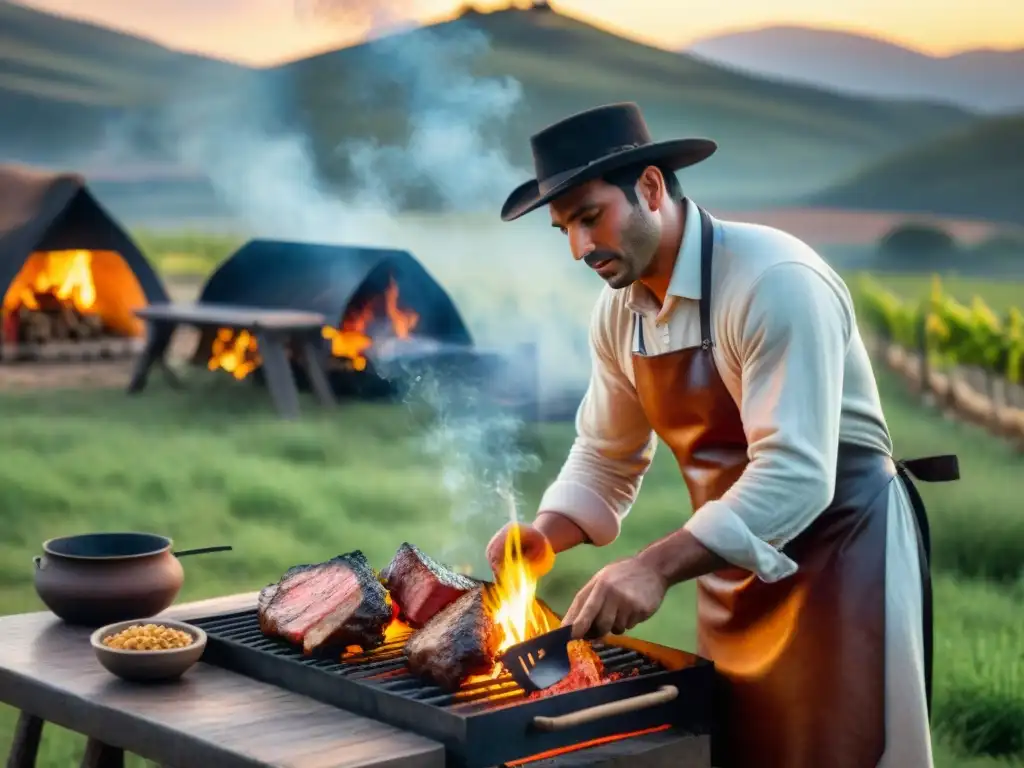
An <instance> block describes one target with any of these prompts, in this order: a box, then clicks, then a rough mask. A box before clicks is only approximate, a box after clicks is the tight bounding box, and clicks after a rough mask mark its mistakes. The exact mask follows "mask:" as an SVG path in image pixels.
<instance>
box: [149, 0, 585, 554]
mask: <svg viewBox="0 0 1024 768" xmlns="http://www.w3.org/2000/svg"><path fill="white" fill-rule="evenodd" d="M300 10H301V11H302V12H304V13H307V14H311V15H312V16H313V18H315V19H316V21H315V22H314V23H323V22H324V20H325V19H330V20H334V21H339V22H341V21H343V22H344V23H345V24H346V25H348V26H349V27H351V26H352V25H360V26H362V27H365V28H366V31H367V34H368V36H370V37H375V36H376V35H377V34H378V33H379V32H380V31H381V30H382V29H384V28H388V31H391V32H393V31H394V27H395V26H396V25H399V24H401V23H402V22H403V21H404V19H405V15H404V11H405V9H404V8H403V7H402V6H401V5H398V6H395V5H386V4H381V3H373V2H351V0H345V1H344V2H342V1H341V0H338V2H331V1H330V0H308V2H307V3H306V4H305V5H303V6H302V7H301V8H300ZM487 44H488V41H487V39H486V38H485V37H484V35H483V34H482V33H480V32H478V31H475V30H472V29H470V28H468V27H460V28H459V29H458V30H452V29H450V28H448V29H446V30H445V31H444V33H443V34H442V33H441V32H439V31H437V30H434V29H431V28H426V29H419V30H416V32H415V33H414V34H393V35H392V36H386V37H383V38H381V39H377V40H376V41H375V42H374V44H373V45H372V46H366V47H364V48H363V49H360V50H359V51H358V52H357V53H359V55H360V56H362V57H363V58H362V59H360V64H361V66H360V68H359V70H358V72H359V73H360V74H359V80H360V82H353V75H352V72H351V71H349V72H347V73H345V74H344V77H342V75H341V73H339V77H338V81H339V86H338V89H337V91H336V92H334V93H333V94H332V93H330V92H329V91H328V94H329V95H330V96H331V98H335V99H337V100H338V104H336V105H335V106H334V108H332V109H331V110H330V114H333V115H337V116H338V117H339V119H344V117H345V115H346V114H350V115H351V114H358V113H359V110H360V108H361V102H362V103H363V104H365V102H366V100H367V99H371V100H372V98H373V97H374V94H375V93H377V92H378V90H379V89H390V90H388V94H389V97H390V94H394V93H399V94H401V95H402V104H401V106H402V111H403V112H404V113H405V114H406V115H407V120H408V127H409V133H408V138H407V140H406V141H404V142H402V143H401V144H398V143H385V142H383V141H379V140H372V141H371V140H361V141H358V142H351V143H348V144H345V145H342V146H339V147H337V148H336V149H335V154H336V156H339V157H342V158H343V159H346V160H347V162H348V164H349V167H350V169H351V172H352V174H353V175H354V177H355V179H356V181H357V183H356V184H355V185H354V186H353V188H352V190H351V191H350V192H349V193H347V194H344V195H342V194H340V193H338V192H337V191H336V190H333V189H328V188H326V187H325V186H324V185H323V184H322V183H321V180H320V175H319V170H318V167H317V163H316V154H315V152H314V147H313V146H312V143H311V141H312V140H311V138H310V136H308V135H307V134H306V133H305V132H303V130H301V129H297V128H296V127H295V123H294V122H290V121H289V120H288V119H287V118H288V117H289V115H288V114H287V113H288V111H289V110H290V109H291V106H290V105H292V104H293V101H292V98H293V94H294V89H295V88H296V87H297V86H296V83H295V82H293V81H291V80H289V79H288V77H286V76H277V75H278V73H273V72H271V73H268V72H260V73H257V74H256V75H255V76H253V77H244V78H233V79H232V80H231V82H230V84H215V83H212V82H209V83H206V84H205V86H204V87H203V88H200V89H198V90H195V89H193V90H191V91H190V92H189V93H188V94H187V95H184V94H183V95H182V96H181V97H180V98H179V99H177V100H176V101H175V102H174V103H173V104H172V105H171V106H170V107H169V108H168V109H167V110H166V112H165V113H164V114H163V115H162V117H161V129H162V133H163V137H164V141H165V143H166V144H167V146H168V147H170V148H171V149H172V151H173V152H174V154H175V155H176V157H177V160H178V161H179V162H181V163H183V164H185V165H187V166H189V167H192V168H197V169H202V171H203V173H204V174H206V175H207V176H208V178H209V179H210V183H211V184H212V185H213V187H214V189H215V191H216V193H217V195H218V197H219V198H220V199H221V200H222V201H223V202H224V203H225V204H226V205H227V206H228V207H230V209H231V210H232V212H233V213H234V215H235V216H236V217H237V218H238V219H239V220H240V221H241V222H242V223H243V224H244V226H245V227H246V229H247V230H248V232H249V233H250V234H252V235H254V236H260V237H268V238H278V239H295V240H301V241H314V242H327V243H345V244H353V245H373V246H383V247H398V248H405V249H407V250H409V251H410V252H411V253H413V254H414V255H415V256H416V257H417V259H419V260H420V261H421V262H422V263H423V264H424V265H425V266H426V267H427V268H428V269H429V270H430V271H431V272H432V273H433V274H434V276H435V277H436V278H437V279H438V280H439V282H440V283H441V284H442V285H443V286H445V288H446V289H447V290H448V291H449V293H450V294H452V296H453V298H454V299H455V301H456V304H457V306H459V308H460V310H461V312H462V313H463V315H464V317H465V319H466V320H467V323H468V325H469V326H470V328H471V331H472V333H473V334H474V337H475V339H476V340H477V343H478V344H481V345H485V346H496V347H506V346H507V347H511V346H513V345H516V344H520V343H523V342H532V343H536V344H538V348H539V356H540V368H541V370H542V371H543V372H544V374H545V375H544V385H545V389H551V388H552V387H551V385H552V384H554V387H553V388H554V389H559V388H561V387H562V386H564V385H566V384H569V383H570V382H571V386H574V387H576V388H578V387H579V386H580V385H581V383H582V382H584V381H585V376H586V371H587V369H588V367H589V359H588V356H587V351H586V349H587V347H586V331H585V329H586V327H587V318H588V316H589V311H590V307H591V305H592V302H593V299H594V296H595V292H596V285H595V283H596V281H594V282H591V283H590V284H589V285H588V284H587V283H586V282H585V281H586V280H587V279H588V277H587V276H583V275H582V273H584V271H585V270H583V269H582V268H580V267H579V266H578V265H574V264H573V263H572V260H571V259H570V258H569V256H568V249H567V247H566V246H565V244H564V242H560V241H559V240H558V239H557V235H555V234H553V233H552V230H551V229H550V227H549V226H547V222H546V221H537V220H535V221H530V222H524V223H516V224H514V225H509V224H503V223H501V222H500V220H499V217H498V210H499V209H500V206H501V203H502V201H503V200H504V197H505V196H506V195H507V194H508V193H509V192H510V191H511V190H512V189H513V188H514V187H515V186H516V185H518V184H519V183H521V182H522V181H523V180H525V179H526V178H528V177H529V176H530V175H532V174H531V169H527V168H517V167H515V165H514V164H513V163H511V162H510V161H509V159H508V158H507V156H506V154H505V153H504V151H503V150H502V148H501V146H500V145H499V144H497V143H495V142H493V141H490V140H488V130H489V129H491V128H493V127H494V126H495V125H500V124H501V123H502V122H504V121H506V120H508V119H509V118H510V116H512V115H513V113H514V111H515V109H516V107H517V105H518V104H519V101H520V99H521V95H522V94H521V88H520V86H519V84H518V83H516V82H515V81H512V80H510V79H507V78H482V77H476V76H474V75H473V74H472V67H473V65H474V62H475V61H476V60H477V59H478V58H479V57H480V56H481V55H483V54H485V53H486V51H487ZM362 73H366V74H365V76H364V75H363V74H362ZM342 83H343V84H344V85H343V86H342ZM317 149H318V151H320V152H322V150H323V148H322V147H320V148H317ZM417 186H418V187H420V188H423V187H426V188H429V189H430V190H431V191H432V192H433V193H434V195H435V196H436V197H438V198H439V199H440V200H441V201H442V203H443V206H444V208H445V209H446V210H447V211H452V212H455V213H453V214H443V215H440V216H438V215H418V216H417V215H410V214H407V213H401V212H400V211H401V210H402V208H403V206H404V204H405V202H406V199H405V195H406V193H407V191H408V190H409V189H410V187H417ZM467 211H469V212H468V213H467ZM538 215H539V216H543V214H538ZM541 232H544V233H545V234H543V235H542V234H541ZM574 266H575V267H576V268H575V269H572V267H574ZM590 279H591V280H593V278H592V276H590ZM409 397H410V398H413V399H417V400H419V401H420V402H427V403H428V404H429V405H430V406H431V407H432V409H433V410H434V412H435V413H436V414H437V417H436V423H435V424H434V425H433V427H432V428H431V429H430V430H429V435H428V438H427V440H426V443H425V445H424V450H425V451H426V452H427V453H428V454H431V455H432V456H434V457H436V459H437V460H438V461H440V462H441V464H442V465H443V475H442V482H443V484H444V487H445V488H446V489H447V491H448V492H449V494H450V497H451V523H452V530H464V531H465V532H466V535H465V536H464V537H450V538H451V543H452V545H453V549H451V550H450V551H448V552H446V553H445V557H446V558H448V559H449V560H450V561H452V562H457V563H462V564H465V565H471V566H473V567H474V570H475V571H476V572H480V569H481V568H482V567H483V566H484V563H483V562H482V556H483V546H484V544H485V543H486V541H487V537H488V536H489V535H490V534H491V533H492V532H493V531H494V530H495V529H496V528H497V527H499V526H500V525H501V523H502V522H504V521H505V520H507V519H508V517H509V515H510V509H509V507H510V503H509V501H508V499H509V495H510V493H511V494H512V496H514V490H513V491H510V489H514V488H515V479H516V476H517V475H518V474H519V473H521V472H524V471H529V470H530V469H533V468H535V467H536V466H537V457H535V456H529V455H524V454H523V452H522V451H521V450H520V449H519V448H518V446H517V442H518V441H517V434H518V432H519V429H520V426H521V424H520V422H519V421H518V420H517V419H516V418H514V417H512V416H510V415H509V414H507V413H503V412H502V411H500V410H499V409H497V408H495V407H489V406H487V405H486V402H485V401H484V400H483V399H482V398H478V397H477V395H476V394H475V393H473V392H467V391H465V390H464V388H463V387H461V386H460V385H459V384H458V383H457V382H454V381H450V380H443V379H441V378H440V377H433V378H431V377H427V379H424V378H421V379H420V381H419V383H418V385H417V386H416V387H414V388H413V389H412V390H410V392H409ZM511 506H515V504H512V505H511ZM530 512H532V511H528V514H529V513H530Z"/></svg>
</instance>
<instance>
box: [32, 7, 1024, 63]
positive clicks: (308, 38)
mask: <svg viewBox="0 0 1024 768" xmlns="http://www.w3.org/2000/svg"><path fill="white" fill-rule="evenodd" d="M19 2H21V3H22V4H23V5H29V6H33V7H35V8H39V9H41V10H47V11H52V12H57V13H62V14H65V15H69V16H75V17H77V18H82V19H87V20H90V21H96V22H99V23H102V24H105V25H107V26H111V27H116V28H119V29H123V30H125V31H129V32H132V33H135V34H140V35H144V36H147V37H150V38H153V39H156V40H158V41H160V42H162V43H164V44H165V45H169V46H171V47H174V48H180V49H183V50H191V51H196V52H201V53H206V54H212V55H216V56H220V57H223V58H230V59H235V60H238V61H244V62H246V63H252V64H272V63H275V62H278V61H281V60H283V59H288V58H295V57H298V56H302V55H305V54H309V53H312V52H315V51H318V50H323V49H326V48H331V47H337V46H339V45H344V44H348V43H351V42H354V40H355V39H356V38H358V36H359V35H360V34H361V27H362V26H364V25H361V24H359V23H356V22H355V21H352V22H350V23H347V24H346V23H343V22H339V23H337V24H334V25H324V24H323V23H318V24H317V23H313V22H311V21H308V20H305V21H304V20H303V19H302V17H301V15H300V14H299V13H298V12H297V6H301V5H304V4H305V5H307V6H308V5H315V4H316V3H318V2H321V3H322V2H325V0H19ZM344 4H345V5H346V7H349V8H352V7H360V6H363V7H367V8H370V7H372V8H373V12H374V13H377V14H380V13H381V11H380V9H381V8H386V9H388V10H387V11H386V17H387V19H388V20H389V21H390V20H392V19H396V18H403V19H437V18H439V17H443V16H445V15H447V14H450V13H451V12H452V11H453V9H454V8H455V7H457V6H458V5H460V3H458V2H452V0H345V3H344ZM474 4H475V5H476V6H477V7H480V8H488V7H490V8H493V7H502V6H505V5H507V4H508V3H507V2H502V3H496V2H493V1H492V0H482V1H481V2H476V3H474ZM552 5H553V6H555V7H556V8H558V9H560V10H563V11H565V12H566V13H568V14H571V15H573V16H577V17H580V18H583V19H586V20H589V21H593V22H596V23H599V24H601V25H602V26H605V27H607V28H611V29H612V30H613V31H615V32H618V33H625V34H628V35H630V36H632V37H635V38H638V39H640V40H643V41H645V42H649V43H653V44H656V45H662V46H665V47H672V48H676V47H681V46H683V45H685V44H686V43H688V42H689V41H691V40H694V39H695V38H698V37H704V36H707V35H712V34H716V33H720V32H725V31H733V30H736V29H741V28H750V27H757V26H766V25H772V24H800V25H807V26H818V27H829V28H840V29H847V30H850V31H853V32H859V33H865V34H869V35H874V36H877V37H883V38H886V39H889V40H892V41H894V42H898V43H901V44H903V45H907V46H910V47H914V48H917V49H919V50H922V51H925V52H927V53H932V54H937V55H943V54H948V53H953V52H956V51H959V50H963V49H967V48H981V47H990V48H1016V47H1024V2H1022V0H773V1H772V2H765V0H689V1H688V2H685V3H683V2H672V1H671V0H561V1H560V2H559V1H558V0H553V2H552ZM307 18H308V17H307ZM363 18H366V17H365V16H364V17H363Z"/></svg>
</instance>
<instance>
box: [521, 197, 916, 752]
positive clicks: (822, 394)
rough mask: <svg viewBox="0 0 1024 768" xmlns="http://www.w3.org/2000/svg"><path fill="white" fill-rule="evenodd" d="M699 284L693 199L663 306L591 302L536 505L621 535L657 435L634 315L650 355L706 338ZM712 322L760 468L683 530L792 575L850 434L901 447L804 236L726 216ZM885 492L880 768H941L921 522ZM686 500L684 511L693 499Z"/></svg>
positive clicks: (725, 552)
mask: <svg viewBox="0 0 1024 768" xmlns="http://www.w3.org/2000/svg"><path fill="white" fill-rule="evenodd" d="M700 291H701V286H700V220H699V217H698V213H697V209H696V207H695V206H694V205H693V203H691V202H687V216H686V231H685V232H684V234H683V242H682V246H681V248H680V252H679V259H678V260H677V263H676V267H675V270H674V272H673V274H672V279H671V282H670V284H669V292H668V296H667V297H666V301H665V306H664V308H662V309H661V311H660V312H659V308H658V306H657V302H656V300H655V299H654V298H653V296H651V294H650V293H649V292H648V291H647V289H646V288H644V287H643V286H641V285H639V284H634V285H633V286H631V287H630V288H626V289H623V290H620V291H613V290H611V289H610V288H605V289H604V291H603V292H602V294H601V297H600V299H599V300H598V302H597V306H596V307H595V309H594V314H593V319H592V322H591V330H590V338H591V347H592V351H593V371H592V374H591V379H590V386H589V388H588V390H587V393H586V395H585V396H584V398H583V402H582V403H581V404H580V408H579V412H578V414H577V416H576V428H577V432H578V437H577V438H576V441H575V443H574V444H573V447H572V449H571V451H570V453H569V457H568V459H567V460H566V462H565V465H564V466H563V467H562V470H561V472H560V473H559V476H558V478H557V479H556V480H555V482H554V483H553V484H552V485H551V486H550V487H549V488H548V490H547V492H546V493H545V494H544V497H543V498H542V500H541V504H540V511H552V512H560V513H562V514H564V515H568V516H569V517H571V518H572V519H573V520H574V521H575V522H576V523H577V524H578V525H579V526H580V527H581V528H582V529H583V530H584V532H586V534H587V536H588V537H589V538H590V540H591V542H592V543H594V544H596V545H604V544H608V543H610V542H611V541H613V540H614V539H615V538H616V537H617V536H618V534H619V530H620V526H621V524H622V521H623V519H624V518H625V517H626V515H627V514H628V513H629V510H630V507H631V506H632V505H633V501H634V500H635V499H636V495H637V493H638V492H639V490H640V485H641V481H642V478H643V475H644V473H645V472H646V471H647V468H648V467H649V466H650V463H651V459H652V458H653V457H654V448H655V445H656V441H655V438H654V435H653V434H652V432H651V427H650V424H648V422H647V419H646V417H645V416H644V413H643V410H642V409H641V407H640V403H639V401H638V400H637V395H636V390H635V389H634V379H633V361H632V352H633V350H634V349H635V348H636V342H637V339H636V333H635V330H634V322H633V313H634V312H638V313H640V315H641V316H642V318H643V329H644V345H645V347H646V350H647V354H649V355H656V354H661V353H663V352H669V351H673V350H677V349H683V348H686V347H692V346H696V345H698V344H700V341H701V339H700V316H699V312H698V302H697V300H698V299H699V298H700ZM659 314H660V315H661V320H662V321H660V322H659ZM711 332H712V339H713V341H714V342H715V345H716V346H715V347H714V358H715V363H716V366H717V368H718V372H719V374H720V375H721V377H722V380H723V381H724V382H725V385H726V387H727V388H728V390H729V392H730V394H731V395H732V397H733V400H734V401H735V402H736V404H737V406H738V407H739V409H740V413H741V414H742V417H743V425H744V430H745V432H746V435H747V442H748V444H749V448H748V454H749V458H750V463H749V464H748V465H747V467H746V468H745V469H744V471H743V474H742V475H741V477H740V479H739V480H738V481H737V482H736V483H735V484H734V485H733V486H732V488H730V489H729V491H728V492H727V493H726V494H725V495H724V496H723V497H722V498H721V499H720V500H718V501H713V502H709V503H707V504H705V505H704V506H703V507H701V508H700V509H698V510H696V511H695V512H694V514H693V515H692V516H691V517H690V518H689V520H688V521H687V522H686V523H685V527H686V528H688V529H689V530H690V531H691V532H692V533H693V535H694V536H696V537H697V539H699V540H700V541H701V543H703V544H704V546H706V547H707V548H708V549H710V550H711V551H713V552H715V553H716V554H718V555H719V556H720V557H722V558H723V559H725V560H726V561H728V562H730V563H732V564H734V565H736V566H739V567H741V568H745V569H747V570H749V571H752V572H754V573H756V574H757V575H758V576H759V577H760V578H762V579H764V580H765V581H774V580H777V579H781V578H784V577H786V576H787V575H790V574H792V573H793V572H794V571H795V570H796V564H795V563H794V562H793V561H792V560H790V559H789V558H788V557H786V556H785V555H784V554H783V553H782V552H780V551H779V547H781V546H782V545H784V544H785V543H786V542H788V541H790V540H792V539H793V538H794V537H795V536H796V535H797V534H799V533H800V532H801V531H802V530H804V529H805V528H806V527H807V526H808V525H809V524H810V523H811V522H812V521H813V520H814V518H815V517H816V516H817V515H818V514H820V513H821V512H822V511H824V509H825V508H826V507H827V506H828V504H829V502H830V501H831V497H832V489H833V486H834V484H835V460H836V452H837V450H838V444H839V442H840V441H843V442H849V443H854V444H856V445H861V446H865V447H869V448H876V449H878V450H880V451H883V452H885V453H888V454H891V453H892V442H891V440H890V437H889V431H888V428H887V427H886V424H885V418H884V417H883V415H882V406H881V402H880V401H879V397H878V389H877V387H876V385H875V379H874V374H873V373H872V370H871V363H870V361H869V359H868V355H867V352H866V351H865V349H864V343H863V341H862V340H861V337H860V334H859V332H858V330H857V325H856V323H855V322H854V312H853V302H852V300H851V298H850V295H849V292H848V291H847V289H846V287H845V285H844V284H843V282H842V280H841V279H840V278H839V276H838V275H836V274H835V272H833V271H832V270H831V269H830V268H829V267H828V265H827V264H825V262H824V261H823V260H822V259H821V258H820V257H819V256H818V255H817V254H816V253H815V252H814V251H813V250H812V249H811V248H809V247H808V246H807V245H805V244H804V243H802V242H800V241H799V240H797V239H795V238H793V237H790V236H789V235H787V234H785V233H783V232H779V231H778V230H775V229H771V228H768V227H763V226H756V225H751V224H741V223H736V222H729V221H716V222H715V252H714V260H713V270H712V285H711ZM679 397H686V393H685V392H680V393H679ZM680 486H681V487H680V491H681V492H682V483H680ZM888 496H889V508H888V512H887V515H888V517H887V523H886V526H887V527H886V558H885V563H886V566H885V570H886V594H885V621H886V627H885V659H886V660H885V707H886V733H887V737H886V748H885V754H884V755H883V757H882V760H881V762H880V763H879V764H878V766H877V768H911V766H913V768H930V766H931V765H932V754H931V737H930V733H929V728H928V711H927V707H926V704H925V688H924V666H923V654H924V651H923V645H924V638H923V634H922V602H921V582H920V570H919V562H918V549H917V547H918V544H917V530H916V527H915V525H916V524H915V522H914V516H913V509H912V506H911V503H910V498H909V496H908V494H907V491H906V489H905V488H904V487H903V484H902V483H901V482H899V481H894V482H892V483H891V484H890V486H889V490H888ZM679 506H680V520H682V516H683V514H684V511H685V507H686V505H685V503H684V502H683V501H682V499H681V500H680V504H679Z"/></svg>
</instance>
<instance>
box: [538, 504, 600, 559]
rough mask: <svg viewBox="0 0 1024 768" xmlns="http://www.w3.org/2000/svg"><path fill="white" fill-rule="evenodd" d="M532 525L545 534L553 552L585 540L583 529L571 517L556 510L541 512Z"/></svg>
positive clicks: (561, 550) (582, 542) (569, 547)
mask: <svg viewBox="0 0 1024 768" xmlns="http://www.w3.org/2000/svg"><path fill="white" fill-rule="evenodd" d="M533 527H534V528H536V529H537V530H538V531H540V532H541V533H543V534H544V535H545V536H547V538H548V541H549V542H551V548H552V549H553V550H555V554H558V553H559V552H565V550H567V549H572V548H573V547H578V546H579V545H580V544H584V543H586V542H587V534H585V533H584V532H583V529H582V528H580V527H579V526H578V525H576V523H574V522H573V521H572V519H571V518H569V517H567V516H565V515H560V514H558V513H557V512H541V513H540V514H539V515H537V518H536V519H535V520H534V521H533Z"/></svg>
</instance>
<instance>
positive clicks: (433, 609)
mask: <svg viewBox="0 0 1024 768" xmlns="http://www.w3.org/2000/svg"><path fill="white" fill-rule="evenodd" d="M380 578H381V581H382V582H383V583H384V586H385V587H387V588H388V591H390V592H391V599H392V600H394V601H395V603H397V604H398V610H399V616H400V617H401V618H402V620H403V621H404V622H405V623H407V624H408V625H409V626H411V627H422V626H424V625H425V624H426V623H427V622H428V621H430V619H431V618H433V617H434V616H435V615H436V614H437V613H438V612H439V611H440V610H442V609H443V608H447V607H448V606H449V605H451V604H452V603H453V602H455V601H456V600H458V599H459V598H460V597H462V596H463V595H464V594H466V593H467V592H469V591H470V590H472V589H473V588H475V587H476V586H478V583H477V582H476V581H474V580H473V579H471V578H469V577H468V576H463V575H462V574H460V573H456V572H455V571H453V570H452V569H451V568H448V567H447V566H444V565H442V564H441V563H439V562H437V561H436V560H434V559H433V558H431V557H430V556H429V555H427V554H425V553H424V552H422V551H420V549H419V547H415V546H413V545H412V544H408V543H407V544H402V546H400V547H399V548H398V552H396V553H395V556H394V557H393V558H391V562H390V563H388V565H387V567H386V568H385V569H384V570H383V571H381V573H380Z"/></svg>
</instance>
